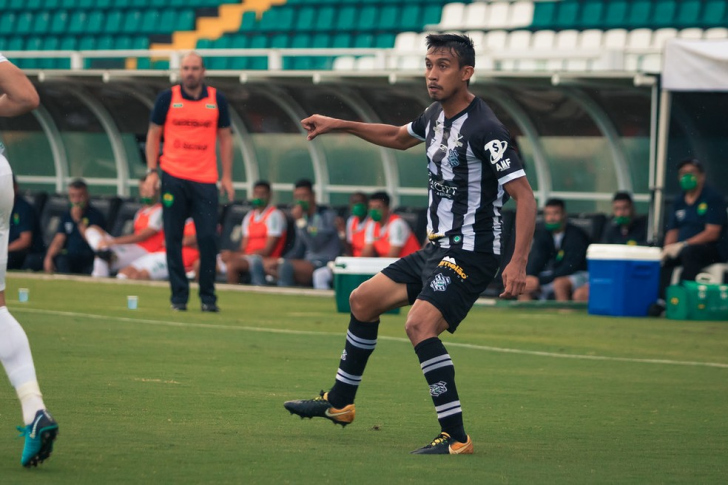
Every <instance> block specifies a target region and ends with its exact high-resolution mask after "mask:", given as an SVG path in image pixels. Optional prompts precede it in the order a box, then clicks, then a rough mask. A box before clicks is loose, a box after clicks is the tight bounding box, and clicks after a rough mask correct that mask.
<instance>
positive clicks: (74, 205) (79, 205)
mask: <svg viewBox="0 0 728 485" xmlns="http://www.w3.org/2000/svg"><path fill="white" fill-rule="evenodd" d="M68 207H80V208H81V209H83V208H84V207H86V202H84V201H81V202H69V203H68Z"/></svg>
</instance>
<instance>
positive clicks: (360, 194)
mask: <svg viewBox="0 0 728 485" xmlns="http://www.w3.org/2000/svg"><path fill="white" fill-rule="evenodd" d="M354 197H358V198H360V199H362V200H363V201H364V203H365V204H366V203H367V202H368V201H369V196H368V195H367V194H365V193H364V192H361V191H357V192H353V193H352V194H351V195H350V196H349V200H351V199H353V198H354Z"/></svg>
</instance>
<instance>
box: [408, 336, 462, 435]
mask: <svg viewBox="0 0 728 485" xmlns="http://www.w3.org/2000/svg"><path fill="white" fill-rule="evenodd" d="M415 352H416V353H417V357H418V358H419V359H420V366H421V367H422V373H423V374H425V379H427V383H428V384H429V385H430V396H432V402H433V403H434V404H435V411H437V420H438V421H439V422H440V428H441V429H442V431H444V432H445V433H447V434H449V435H450V436H451V437H453V438H454V439H456V440H457V441H460V442H461V443H465V442H466V441H468V436H467V435H466V434H465V428H464V427H463V410H462V409H461V408H460V399H459V398H458V390H457V387H455V367H454V366H453V363H452V360H451V359H450V356H449V355H448V353H447V350H445V346H444V345H443V344H442V341H441V340H440V339H439V338H437V337H432V338H428V339H427V340H423V341H422V342H420V343H419V344H417V346H415Z"/></svg>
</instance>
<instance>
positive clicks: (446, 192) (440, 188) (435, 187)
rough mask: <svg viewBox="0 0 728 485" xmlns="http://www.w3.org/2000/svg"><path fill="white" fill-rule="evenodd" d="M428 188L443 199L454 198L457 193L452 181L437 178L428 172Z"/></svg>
mask: <svg viewBox="0 0 728 485" xmlns="http://www.w3.org/2000/svg"><path fill="white" fill-rule="evenodd" d="M430 189H432V191H433V192H434V193H435V194H436V195H437V196H438V197H443V198H445V199H454V198H455V196H456V195H457V193H458V188H457V186H456V185H455V183H454V182H451V181H449V180H437V179H435V178H433V176H432V173H430Z"/></svg>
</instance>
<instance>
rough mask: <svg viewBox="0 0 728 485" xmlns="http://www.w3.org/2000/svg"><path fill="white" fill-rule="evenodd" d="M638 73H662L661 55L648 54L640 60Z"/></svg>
mask: <svg viewBox="0 0 728 485" xmlns="http://www.w3.org/2000/svg"><path fill="white" fill-rule="evenodd" d="M640 71H643V72H660V71H662V55H661V54H649V55H646V56H645V57H643V58H642V63H641V65H640Z"/></svg>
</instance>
